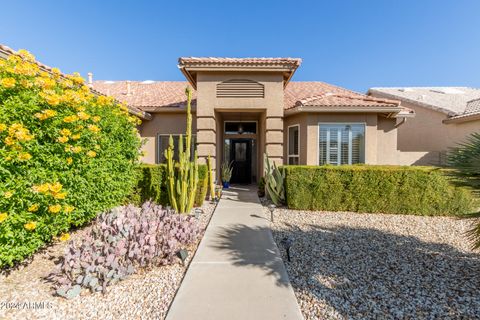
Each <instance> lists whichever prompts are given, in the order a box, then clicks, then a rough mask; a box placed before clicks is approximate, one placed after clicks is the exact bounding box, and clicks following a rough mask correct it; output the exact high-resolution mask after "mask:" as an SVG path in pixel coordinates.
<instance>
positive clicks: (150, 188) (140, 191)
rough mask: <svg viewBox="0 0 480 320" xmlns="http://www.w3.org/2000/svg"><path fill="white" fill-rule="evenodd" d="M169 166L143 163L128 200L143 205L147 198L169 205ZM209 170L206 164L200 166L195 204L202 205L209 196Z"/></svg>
mask: <svg viewBox="0 0 480 320" xmlns="http://www.w3.org/2000/svg"><path fill="white" fill-rule="evenodd" d="M166 177H167V166H166V165H165V164H142V165H140V166H139V168H138V172H137V178H138V180H137V184H136V187H135V189H134V192H133V193H132V194H131V195H130V196H129V197H128V199H127V201H128V202H131V203H134V204H137V205H141V204H142V203H143V202H145V201H147V200H153V201H154V202H155V203H157V204H161V205H163V206H167V205H168V204H169V200H168V191H167V180H166ZM207 190H208V170H207V166H206V165H199V166H198V186H197V193H196V195H195V206H201V205H202V204H203V201H204V200H205V198H206V196H207Z"/></svg>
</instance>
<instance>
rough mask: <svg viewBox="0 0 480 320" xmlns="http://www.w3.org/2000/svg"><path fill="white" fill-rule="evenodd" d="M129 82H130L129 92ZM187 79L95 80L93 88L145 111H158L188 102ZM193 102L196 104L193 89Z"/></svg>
mask: <svg viewBox="0 0 480 320" xmlns="http://www.w3.org/2000/svg"><path fill="white" fill-rule="evenodd" d="M127 82H130V94H128V89H127ZM187 86H188V82H186V81H94V82H93V88H94V89H95V90H98V91H100V92H102V93H103V94H106V95H111V96H113V97H115V98H116V99H118V100H120V101H122V102H124V103H126V104H128V105H131V106H135V107H137V108H139V109H141V110H143V111H147V112H150V111H156V110H158V109H159V108H165V107H182V106H185V105H186V103H187V100H186V97H185V88H186V87H187ZM192 104H196V91H195V90H194V91H193V98H192Z"/></svg>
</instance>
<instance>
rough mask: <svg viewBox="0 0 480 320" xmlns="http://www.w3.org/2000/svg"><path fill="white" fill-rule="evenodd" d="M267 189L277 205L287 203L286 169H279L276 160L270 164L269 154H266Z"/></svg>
mask: <svg viewBox="0 0 480 320" xmlns="http://www.w3.org/2000/svg"><path fill="white" fill-rule="evenodd" d="M264 173H265V191H266V192H267V194H268V196H269V197H270V199H272V201H273V203H275V205H277V206H278V205H281V204H283V203H285V171H283V170H280V169H278V167H277V165H276V164H275V162H274V163H273V166H272V165H270V160H269V159H268V156H267V155H266V154H264Z"/></svg>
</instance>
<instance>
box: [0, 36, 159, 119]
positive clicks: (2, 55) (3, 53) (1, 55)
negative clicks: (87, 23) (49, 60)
mask: <svg viewBox="0 0 480 320" xmlns="http://www.w3.org/2000/svg"><path fill="white" fill-rule="evenodd" d="M16 54H17V52H16V51H15V50H13V49H12V48H10V47H8V46H6V45H2V44H0V59H7V58H8V56H10V55H16ZM35 64H37V65H38V66H39V67H40V69H41V70H43V71H46V72H48V73H52V69H53V68H52V67H49V66H47V65H46V64H43V63H41V62H38V61H35ZM61 76H62V77H65V74H63V73H62V74H61ZM90 90H91V91H92V93H93V94H96V95H104V93H102V92H100V91H96V90H95V89H94V88H92V87H90ZM127 108H128V110H129V112H130V113H131V114H133V115H136V116H138V117H140V118H142V119H150V118H151V115H150V114H148V113H146V112H145V111H143V110H140V109H138V108H137V107H135V106H133V105H128V106H127Z"/></svg>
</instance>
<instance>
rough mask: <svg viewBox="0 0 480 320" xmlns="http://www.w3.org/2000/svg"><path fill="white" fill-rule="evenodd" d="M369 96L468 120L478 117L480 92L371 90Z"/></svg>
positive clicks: (470, 90) (475, 90) (421, 88)
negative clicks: (410, 104)
mask: <svg viewBox="0 0 480 320" xmlns="http://www.w3.org/2000/svg"><path fill="white" fill-rule="evenodd" d="M368 94H369V95H376V96H381V97H386V98H392V99H398V100H401V101H404V102H408V103H412V104H417V105H419V106H422V107H425V108H428V109H431V110H435V111H438V112H442V113H444V114H446V115H447V117H448V118H447V119H446V120H445V122H448V121H449V120H450V119H463V120H467V119H470V118H471V117H472V116H477V115H480V90H479V89H475V88H469V87H394V88H371V89H370V90H368Z"/></svg>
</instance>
